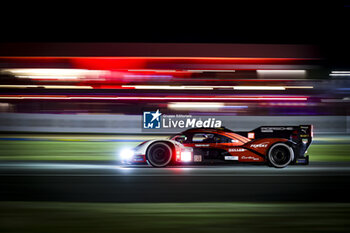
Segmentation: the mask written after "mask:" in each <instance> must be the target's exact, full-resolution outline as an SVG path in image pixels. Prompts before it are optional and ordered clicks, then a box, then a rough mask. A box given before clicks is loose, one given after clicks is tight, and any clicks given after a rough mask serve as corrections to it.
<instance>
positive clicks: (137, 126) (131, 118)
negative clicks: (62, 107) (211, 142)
mask: <svg viewBox="0 0 350 233" xmlns="http://www.w3.org/2000/svg"><path fill="white" fill-rule="evenodd" d="M213 117H215V119H217V120H221V121H222V125H223V126H225V127H227V128H230V129H232V130H237V131H249V130H251V129H254V128H257V127H259V126H264V125H265V126H287V125H302V124H313V125H314V132H315V133H316V134H350V117H349V116H201V118H202V119H203V120H204V119H207V118H213ZM183 130H184V129H179V128H178V129H162V130H161V131H158V132H152V131H149V132H148V131H145V130H144V131H142V116H141V115H88V114H87V115H82V114H77V115H74V114H27V113H1V114H0V131H1V132H34V133H38V132H48V133H101V134H103V133H111V134H148V133H149V134H171V133H176V132H180V131H183Z"/></svg>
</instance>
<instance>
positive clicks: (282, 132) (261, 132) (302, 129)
mask: <svg viewBox="0 0 350 233" xmlns="http://www.w3.org/2000/svg"><path fill="white" fill-rule="evenodd" d="M235 133H237V134H240V135H242V136H244V137H247V138H249V139H252V140H253V139H259V138H286V139H288V140H291V141H294V142H296V143H299V142H304V143H307V144H311V141H312V138H313V126H312V125H299V126H261V127H259V128H256V129H254V130H252V131H248V132H235Z"/></svg>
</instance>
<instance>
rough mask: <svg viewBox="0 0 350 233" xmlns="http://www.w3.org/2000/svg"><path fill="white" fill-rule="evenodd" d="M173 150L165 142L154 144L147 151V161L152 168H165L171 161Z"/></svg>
mask: <svg viewBox="0 0 350 233" xmlns="http://www.w3.org/2000/svg"><path fill="white" fill-rule="evenodd" d="M172 157H173V150H172V149H171V147H170V146H169V145H168V144H167V143H165V142H156V143H153V144H151V145H150V146H149V147H148V149H147V160H148V162H149V163H150V164H151V165H152V166H153V167H166V166H167V165H168V164H169V163H170V162H171V160H172Z"/></svg>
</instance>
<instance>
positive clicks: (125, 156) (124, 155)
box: [120, 149, 134, 160]
mask: <svg viewBox="0 0 350 233" xmlns="http://www.w3.org/2000/svg"><path fill="white" fill-rule="evenodd" d="M133 156H134V151H133V150H130V149H124V150H122V151H121V152H120V157H121V159H122V160H131V159H132V157H133Z"/></svg>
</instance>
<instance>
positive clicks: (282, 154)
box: [269, 144, 293, 167]
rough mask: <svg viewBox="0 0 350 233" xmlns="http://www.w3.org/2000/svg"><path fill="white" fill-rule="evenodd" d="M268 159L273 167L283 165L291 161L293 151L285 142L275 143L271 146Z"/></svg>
mask: <svg viewBox="0 0 350 233" xmlns="http://www.w3.org/2000/svg"><path fill="white" fill-rule="evenodd" d="M269 159H270V162H271V163H272V164H273V165H274V166H275V167H285V166H287V165H288V164H289V163H290V162H291V161H292V159H293V151H292V149H291V148H290V147H288V146H287V145H285V144H277V145H275V146H273V147H272V148H271V150H270V152H269Z"/></svg>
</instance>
